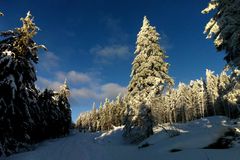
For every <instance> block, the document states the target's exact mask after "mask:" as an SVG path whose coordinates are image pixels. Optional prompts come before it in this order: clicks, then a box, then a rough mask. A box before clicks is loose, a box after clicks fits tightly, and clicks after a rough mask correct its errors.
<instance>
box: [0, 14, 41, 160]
mask: <svg viewBox="0 0 240 160" xmlns="http://www.w3.org/2000/svg"><path fill="white" fill-rule="evenodd" d="M21 21H22V23H23V26H22V27H21V28H17V29H15V30H10V31H7V32H3V33H1V36H3V37H4V39H3V40H1V41H0V68H1V71H0V90H1V91H2V92H0V117H1V119H0V133H1V134H0V143H1V144H2V145H3V146H4V148H3V152H4V153H5V154H6V155H9V154H11V153H12V152H16V151H18V147H23V146H25V144H27V143H33V142H35V141H38V140H37V139H34V138H32V137H34V136H33V135H34V133H35V132H36V131H37V126H36V124H37V123H39V122H40V121H41V117H40V115H39V114H38V113H40V110H39V107H38V104H37V97H38V91H37V89H36V88H35V84H34V82H35V81H36V73H35V68H34V63H37V62H38V55H37V53H38V49H39V48H44V46H42V45H37V44H36V43H35V42H34V41H33V40H32V38H33V37H34V36H35V35H36V33H37V31H38V27H37V26H36V25H35V23H34V22H33V18H32V16H31V14H30V12H28V13H27V16H26V17H25V18H21ZM3 91H4V92H3ZM1 154H3V153H0V155H1Z"/></svg>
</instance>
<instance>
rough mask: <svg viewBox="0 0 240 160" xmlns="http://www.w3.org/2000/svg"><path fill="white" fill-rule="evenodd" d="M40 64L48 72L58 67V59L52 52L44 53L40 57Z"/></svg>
mask: <svg viewBox="0 0 240 160" xmlns="http://www.w3.org/2000/svg"><path fill="white" fill-rule="evenodd" d="M40 60H41V63H40V65H41V66H42V67H43V68H44V69H46V70H50V69H51V68H54V67H58V66H59V60H60V59H59V57H58V56H57V55H56V54H55V53H53V52H46V53H44V55H43V56H42V57H41V59H40Z"/></svg>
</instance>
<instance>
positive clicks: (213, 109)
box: [206, 69, 219, 115]
mask: <svg viewBox="0 0 240 160" xmlns="http://www.w3.org/2000/svg"><path fill="white" fill-rule="evenodd" d="M213 73H214V72H213V71H210V70H208V69H206V88H207V97H208V99H207V101H208V115H216V114H217V113H218V111H219V108H218V107H219V106H218V105H219V104H218V101H217V100H218V97H219V91H218V76H215V75H214V74H213Z"/></svg>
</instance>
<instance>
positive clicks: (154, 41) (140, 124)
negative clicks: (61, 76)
mask: <svg viewBox="0 0 240 160" xmlns="http://www.w3.org/2000/svg"><path fill="white" fill-rule="evenodd" d="M135 54H136V57H135V59H134V61H133V63H132V73H131V78H132V79H131V81H130V83H129V85H128V94H127V97H126V100H127V103H128V106H127V107H128V110H130V111H129V113H128V117H127V118H126V124H125V128H124V134H123V136H124V137H125V138H126V140H128V141H129V142H130V143H138V142H140V141H142V140H144V139H145V138H147V137H149V136H150V135H151V134H153V130H152V127H153V120H152V115H151V108H150V105H151V99H153V98H154V97H156V96H159V95H161V94H162V92H163V90H164V88H165V87H166V86H167V85H173V80H172V78H171V77H170V76H169V75H168V67H169V64H168V63H166V62H164V60H165V58H166V55H165V53H164V51H163V50H162V49H161V48H160V45H159V34H158V33H157V31H156V28H155V27H152V26H151V25H150V23H149V21H148V19H147V17H146V16H145V17H144V20H143V25H142V27H141V30H140V32H139V33H138V37H137V42H136V50H135Z"/></svg>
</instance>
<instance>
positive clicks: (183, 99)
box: [176, 82, 194, 123]
mask: <svg viewBox="0 0 240 160" xmlns="http://www.w3.org/2000/svg"><path fill="white" fill-rule="evenodd" d="M176 104H177V107H176V109H177V115H178V116H177V121H181V122H182V123H184V122H187V121H190V120H192V119H193V118H192V117H193V115H192V114H193V110H194V108H193V103H192V95H191V90H190V87H189V86H187V85H186V84H184V83H181V82H180V83H179V85H178V90H177V103H176Z"/></svg>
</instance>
